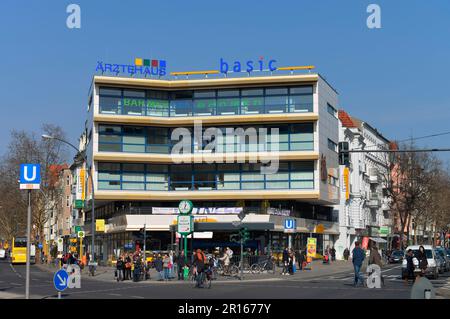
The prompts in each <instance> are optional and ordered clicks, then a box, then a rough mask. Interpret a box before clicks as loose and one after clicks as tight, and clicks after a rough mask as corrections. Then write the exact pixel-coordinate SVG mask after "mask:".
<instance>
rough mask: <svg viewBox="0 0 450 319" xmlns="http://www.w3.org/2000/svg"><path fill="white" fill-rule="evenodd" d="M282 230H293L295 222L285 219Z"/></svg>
mask: <svg viewBox="0 0 450 319" xmlns="http://www.w3.org/2000/svg"><path fill="white" fill-rule="evenodd" d="M284 228H285V229H294V228H295V221H294V220H293V219H286V220H285V221H284Z"/></svg>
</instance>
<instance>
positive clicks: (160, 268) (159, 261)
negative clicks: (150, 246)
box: [154, 255, 164, 281]
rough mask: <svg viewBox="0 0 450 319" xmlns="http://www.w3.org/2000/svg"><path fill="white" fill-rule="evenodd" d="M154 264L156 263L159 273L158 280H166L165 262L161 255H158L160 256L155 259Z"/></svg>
mask: <svg viewBox="0 0 450 319" xmlns="http://www.w3.org/2000/svg"><path fill="white" fill-rule="evenodd" d="M154 264H155V270H156V271H157V272H158V274H159V279H158V281H163V280H164V273H163V262H162V259H161V255H158V257H157V258H156V260H155V261H154Z"/></svg>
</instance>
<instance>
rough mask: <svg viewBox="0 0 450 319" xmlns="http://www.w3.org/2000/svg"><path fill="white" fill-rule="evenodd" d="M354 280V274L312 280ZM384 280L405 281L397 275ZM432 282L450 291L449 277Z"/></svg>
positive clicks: (364, 276) (385, 276) (365, 277)
mask: <svg viewBox="0 0 450 319" xmlns="http://www.w3.org/2000/svg"><path fill="white" fill-rule="evenodd" d="M361 277H362V278H364V279H367V275H366V274H361ZM354 278H355V277H354V274H353V273H349V274H344V275H342V274H341V275H331V276H325V277H322V278H314V279H312V281H349V282H353V280H354ZM383 278H384V280H385V281H391V282H402V281H403V279H402V277H401V275H395V274H391V275H383ZM430 281H431V283H432V284H433V286H434V287H435V288H441V287H442V288H446V289H449V290H450V278H448V277H441V278H438V279H430Z"/></svg>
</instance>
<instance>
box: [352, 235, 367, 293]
mask: <svg viewBox="0 0 450 319" xmlns="http://www.w3.org/2000/svg"><path fill="white" fill-rule="evenodd" d="M365 258H366V254H365V253H364V250H362V249H361V248H360V247H359V242H355V248H353V251H352V262H353V268H354V270H355V283H354V286H355V287H356V286H357V285H358V281H359V280H361V283H362V285H363V286H365V283H364V279H363V278H362V277H361V274H360V273H359V272H360V270H361V266H362V263H363V261H364V259H365Z"/></svg>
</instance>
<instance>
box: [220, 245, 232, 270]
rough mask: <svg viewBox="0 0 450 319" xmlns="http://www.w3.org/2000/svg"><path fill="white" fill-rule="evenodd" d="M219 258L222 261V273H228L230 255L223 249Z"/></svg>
mask: <svg viewBox="0 0 450 319" xmlns="http://www.w3.org/2000/svg"><path fill="white" fill-rule="evenodd" d="M219 260H220V261H222V262H223V273H224V274H227V275H228V274H229V271H230V262H231V259H230V255H229V254H228V252H227V251H224V252H223V256H222V257H221V258H219Z"/></svg>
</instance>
